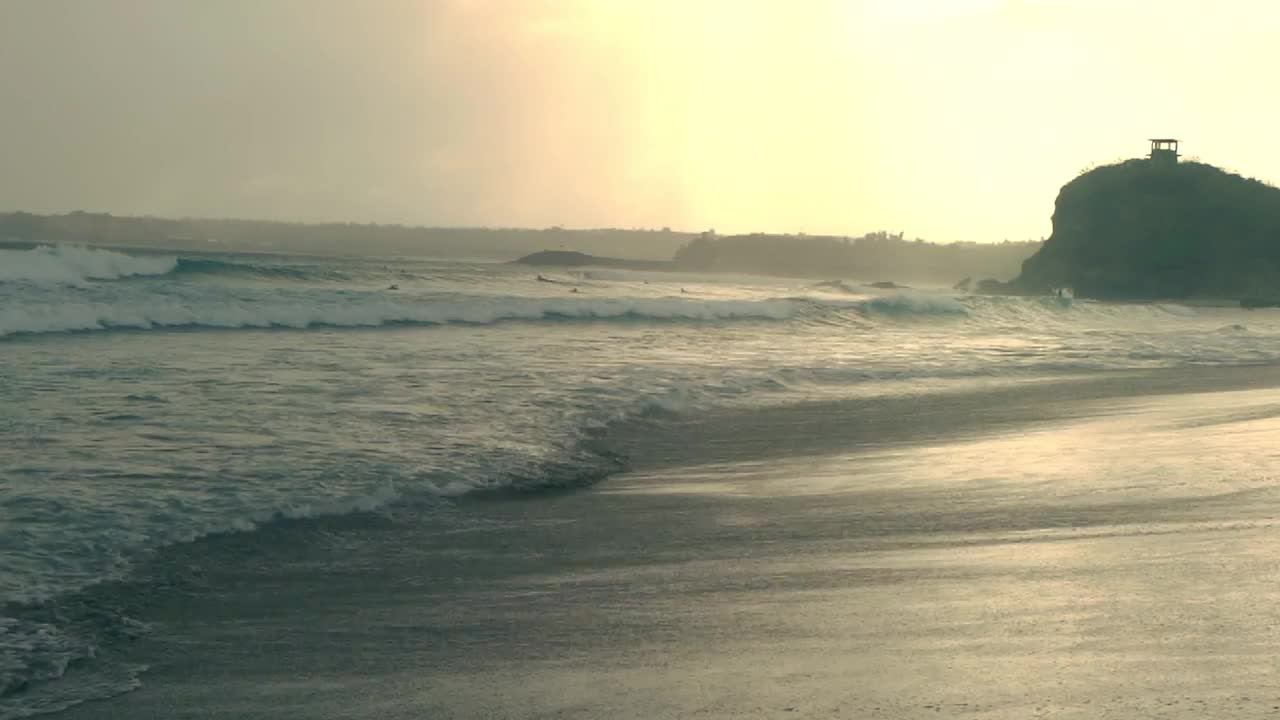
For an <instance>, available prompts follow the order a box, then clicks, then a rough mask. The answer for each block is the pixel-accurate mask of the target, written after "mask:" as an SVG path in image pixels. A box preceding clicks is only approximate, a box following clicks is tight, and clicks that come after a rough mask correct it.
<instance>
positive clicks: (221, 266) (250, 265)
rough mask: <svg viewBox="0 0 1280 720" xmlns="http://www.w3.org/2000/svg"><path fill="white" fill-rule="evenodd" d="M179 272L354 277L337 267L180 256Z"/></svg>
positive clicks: (286, 277) (289, 277)
mask: <svg viewBox="0 0 1280 720" xmlns="http://www.w3.org/2000/svg"><path fill="white" fill-rule="evenodd" d="M175 272H176V273H177V274H179V275H234V276H250V277H262V278H275V279H281V280H331V281H341V280H350V279H351V278H352V276H351V274H350V273H347V272H344V271H342V270H338V269H337V268H333V267H324V266H320V265H309V264H281V263H267V262H248V261H246V262H237V261H232V260H217V259H214V258H204V257H180V258H178V263H177V266H176V268H175Z"/></svg>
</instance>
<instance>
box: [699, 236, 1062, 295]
mask: <svg viewBox="0 0 1280 720" xmlns="http://www.w3.org/2000/svg"><path fill="white" fill-rule="evenodd" d="M1039 247H1040V243H1038V242H1004V243H946V244H942V243H932V242H926V241H924V240H908V239H906V238H905V237H903V235H902V234H901V233H899V234H897V235H890V234H889V233H885V232H876V233H870V234H868V235H864V236H862V237H859V238H847V237H830V236H810V235H765V234H754V235H731V236H728V237H723V238H719V237H714V236H711V235H707V234H704V235H702V236H700V237H698V238H695V239H693V240H691V241H690V242H689V243H688V244H687V245H685V246H684V247H682V248H680V249H679V250H677V251H676V254H675V258H674V259H675V263H676V265H677V266H679V267H681V268H683V269H688V270H701V271H712V272H741V273H757V274H765V275H784V276H790V277H815V278H818V277H820V278H857V279H864V280H896V281H901V282H925V283H930V282H932V283H943V284H947V285H951V284H954V283H956V282H957V281H960V280H962V279H964V278H977V277H991V276H995V277H1002V278H1012V277H1014V276H1015V275H1017V273H1018V269H1019V268H1020V267H1021V265H1022V261H1023V260H1025V259H1026V258H1027V257H1028V256H1030V255H1031V254H1032V253H1034V252H1035V251H1036V250H1037V249H1039Z"/></svg>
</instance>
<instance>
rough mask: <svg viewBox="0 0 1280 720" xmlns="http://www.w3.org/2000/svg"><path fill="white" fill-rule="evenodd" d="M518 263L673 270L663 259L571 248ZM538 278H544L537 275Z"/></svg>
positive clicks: (538, 253) (527, 257) (529, 257)
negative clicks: (625, 257) (618, 255)
mask: <svg viewBox="0 0 1280 720" xmlns="http://www.w3.org/2000/svg"><path fill="white" fill-rule="evenodd" d="M515 262H516V263H518V264H520V265H534V266H550V267H602V268H618V269H623V270H673V269H675V268H674V267H673V265H672V263H670V262H668V261H664V260H626V259H623V258H610V257H599V256H596V255H587V254H586V253H580V252H575V251H572V250H543V251H541V252H536V253H533V254H532V255H525V256H524V257H522V258H520V259H519V260H516V261H515ZM538 279H539V280H544V278H543V277H542V276H541V275H539V276H538Z"/></svg>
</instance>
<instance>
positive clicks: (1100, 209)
mask: <svg viewBox="0 0 1280 720" xmlns="http://www.w3.org/2000/svg"><path fill="white" fill-rule="evenodd" d="M980 287H982V284H980ZM1059 287H1071V288H1074V289H1075V292H1076V294H1077V295H1080V296H1084V297H1094V298H1111V299H1134V300H1139V299H1156V298H1188V297H1215V298H1246V297H1247V298H1248V300H1249V303H1250V304H1251V306H1253V307H1260V305H1258V304H1257V303H1259V302H1270V301H1271V300H1273V299H1274V300H1280V293H1277V290H1275V289H1273V288H1280V189H1277V188H1274V187H1272V186H1270V185H1267V184H1265V183H1262V182H1259V181H1257V180H1253V179H1247V178H1243V177H1240V176H1239V175H1234V174H1231V173H1228V172H1225V171H1223V170H1221V169H1219V168H1216V167H1213V166H1212V165H1206V164H1203V163H1193V162H1191V163H1156V162H1152V161H1151V160H1149V159H1140V160H1129V161H1127V162H1123V163H1120V164H1116V165H1108V166H1105V167H1100V168H1097V169H1094V170H1092V171H1090V172H1087V173H1085V174H1083V175H1081V176H1080V177H1077V178H1076V179H1074V180H1072V181H1071V182H1069V183H1067V184H1066V185H1065V186H1063V188H1062V190H1061V191H1060V192H1059V193H1058V199H1057V203H1056V205H1055V208H1054V213H1053V235H1052V236H1051V237H1050V238H1049V239H1048V240H1047V241H1046V242H1045V244H1044V246H1043V247H1042V248H1041V249H1040V251H1039V252H1037V253H1036V254H1035V255H1033V256H1031V257H1030V258H1028V259H1027V261H1026V262H1024V263H1023V265H1022V273H1021V274H1020V275H1019V276H1018V277H1017V278H1016V279H1015V280H1013V281H1012V282H1010V283H1008V284H1007V285H998V286H991V288H990V290H991V291H992V292H1012V293H1024V294H1043V293H1050V292H1051V291H1052V289H1053V288H1059Z"/></svg>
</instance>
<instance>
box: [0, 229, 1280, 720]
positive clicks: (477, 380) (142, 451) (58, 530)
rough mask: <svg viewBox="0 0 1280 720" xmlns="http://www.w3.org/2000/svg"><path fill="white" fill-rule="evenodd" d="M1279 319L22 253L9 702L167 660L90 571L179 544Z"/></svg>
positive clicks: (78, 691)
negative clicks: (126, 652)
mask: <svg viewBox="0 0 1280 720" xmlns="http://www.w3.org/2000/svg"><path fill="white" fill-rule="evenodd" d="M1278 341H1280V313H1277V312H1276V311H1272V310H1257V311H1242V310H1238V309H1233V308H1212V307H1188V306H1183V305H1178V304H1144V305H1122V304H1101V303H1093V302H1088V301H1081V300H1077V301H1074V302H1070V303H1068V302H1063V301H1060V300H1058V299H1056V298H1002V297H982V296H970V295H959V294H956V293H953V292H950V291H946V290H939V289H927V288H923V289H899V290H879V289H874V288H871V287H869V286H866V285H862V284H859V283H858V282H855V281H851V280H841V281H840V282H827V283H815V282H813V281H803V280H782V279H768V278H757V277H737V276H714V275H706V276H700V275H689V274H660V273H643V272H626V271H617V270H593V269H583V270H571V271H564V270H562V271H551V270H542V272H541V274H539V273H538V272H536V271H534V270H531V269H530V268H526V267H520V266H514V265H504V264H492V263H487V264H486V263H468V262H455V261H432V260H423V259H403V258H401V259H395V258H377V259H351V258H341V259H333V258H312V257H285V256H266V255H219V254H207V253H202V254H194V253H171V254H160V253H143V252H133V251H130V252H124V251H117V250H104V249H89V248H81V247H35V248H16V249H4V250H0V720H6V719H8V718H17V717H27V716H30V715H35V714H40V713H44V712H50V711H55V710H58V709H61V708H64V707H67V706H69V705H72V704H75V703H78V702H81V701H84V700H87V699H94V698H100V697H106V696H110V695H114V694H118V693H121V692H125V691H127V690H130V689H133V688H135V687H137V686H138V684H139V682H142V681H145V674H143V671H144V668H141V667H137V666H133V665H126V664H120V663H114V662H112V661H110V660H109V659H106V658H105V657H104V656H103V653H102V649H103V647H105V646H106V645H109V644H110V643H112V642H116V641H118V640H120V639H121V638H128V637H132V636H136V635H139V634H143V633H146V632H148V628H147V627H146V626H145V624H144V623H141V622H139V621H138V620H137V619H135V618H132V617H129V616H128V615H127V614H126V613H123V612H113V611H112V610H111V608H110V607H107V608H104V607H102V606H101V605H100V604H99V605H95V606H94V607H93V608H91V609H86V608H85V604H84V602H83V600H82V593H83V592H85V591H86V589H91V588H94V587H100V586H102V585H103V584H104V583H111V582H116V581H129V582H130V583H131V584H130V585H129V587H130V588H133V590H131V592H145V587H146V585H145V582H144V581H141V580H140V579H139V578H138V576H137V573H138V572H139V568H141V567H143V566H145V564H146V562H147V560H148V558H150V557H152V556H153V555H154V554H155V553H156V552H157V551H158V550H160V549H162V548H165V547H167V546H172V545H174V544H177V543H183V542H186V541H190V540H193V539H196V538H200V537H203V536H207V535H210V534H214V533H228V532H235V533H254V532H260V531H261V530H260V529H261V528H264V527H269V526H271V525H273V524H274V523H278V522H280V521H281V519H284V518H309V517H317V516H331V515H337V516H341V515H346V514H353V513H361V512H365V511H370V510H378V509H380V508H395V507H403V506H412V507H418V508H432V507H449V506H450V504H451V503H456V502H457V498H460V497H463V496H474V495H476V494H482V495H483V494H503V493H515V494H520V495H536V494H537V493H540V492H546V491H556V490H562V489H567V488H578V487H584V486H589V485H593V484H595V483H600V482H607V481H608V478H609V477H610V476H611V475H613V474H615V473H617V472H619V471H621V470H623V469H625V468H626V467H627V465H628V463H629V458H628V457H627V456H626V455H625V454H623V453H618V452H614V451H612V450H611V448H610V445H609V444H608V443H607V442H604V441H603V440H602V439H607V438H608V437H609V435H610V434H611V433H614V432H616V431H617V430H618V429H619V428H631V429H634V428H636V427H642V426H643V427H648V428H660V427H663V426H667V425H671V424H674V423H676V422H677V421H678V420H679V419H683V418H690V417H698V416H699V415H701V414H706V413H713V412H725V411H728V410H732V411H734V412H736V413H738V414H739V416H743V414H751V416H752V417H757V418H769V417H773V416H774V415H775V414H776V415H777V416H781V415H783V414H785V413H787V412H788V408H794V407H796V406H799V405H801V404H802V403H813V402H828V401H829V402H837V403H838V402H840V401H842V400H844V399H849V398H857V399H861V400H866V399H867V398H881V399H884V400H885V401H886V403H887V405H886V407H901V404H902V403H903V402H908V403H909V402H910V398H912V397H915V396H923V395H926V394H927V395H929V396H930V397H935V396H937V395H938V394H940V393H941V394H946V393H950V392H964V393H969V394H971V395H972V394H973V393H984V392H991V393H995V392H998V391H999V389H1000V388H1004V387H1008V386H1010V385H1022V384H1028V383H1031V384H1034V383H1040V382H1045V381H1052V380H1057V379H1061V378H1068V377H1075V376H1079V375H1082V374H1083V375H1096V374H1100V373H1107V372H1112V371H1124V370H1137V369H1143V370H1146V369H1153V368H1176V367H1187V366H1224V367H1225V366H1239V365H1253V364H1266V363H1274V362H1275V361H1276V360H1277V359H1278V358H1280V342H1278ZM894 403H897V405H895V404H894ZM956 422H957V423H963V422H964V420H963V419H962V418H961V419H957V421H956ZM822 431H823V430H822V427H821V426H815V427H813V428H812V429H811V430H808V431H807V432H809V433H810V434H811V435H820V434H821V433H822ZM660 434H661V433H656V435H660ZM819 439H821V438H819ZM829 440H832V441H833V442H834V441H837V440H839V438H829ZM681 441H682V439H681V438H679V437H677V438H675V439H671V440H669V441H668V442H681ZM683 441H687V442H693V440H691V439H688V438H685V439H684V440H683ZM139 588H141V589H139Z"/></svg>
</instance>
